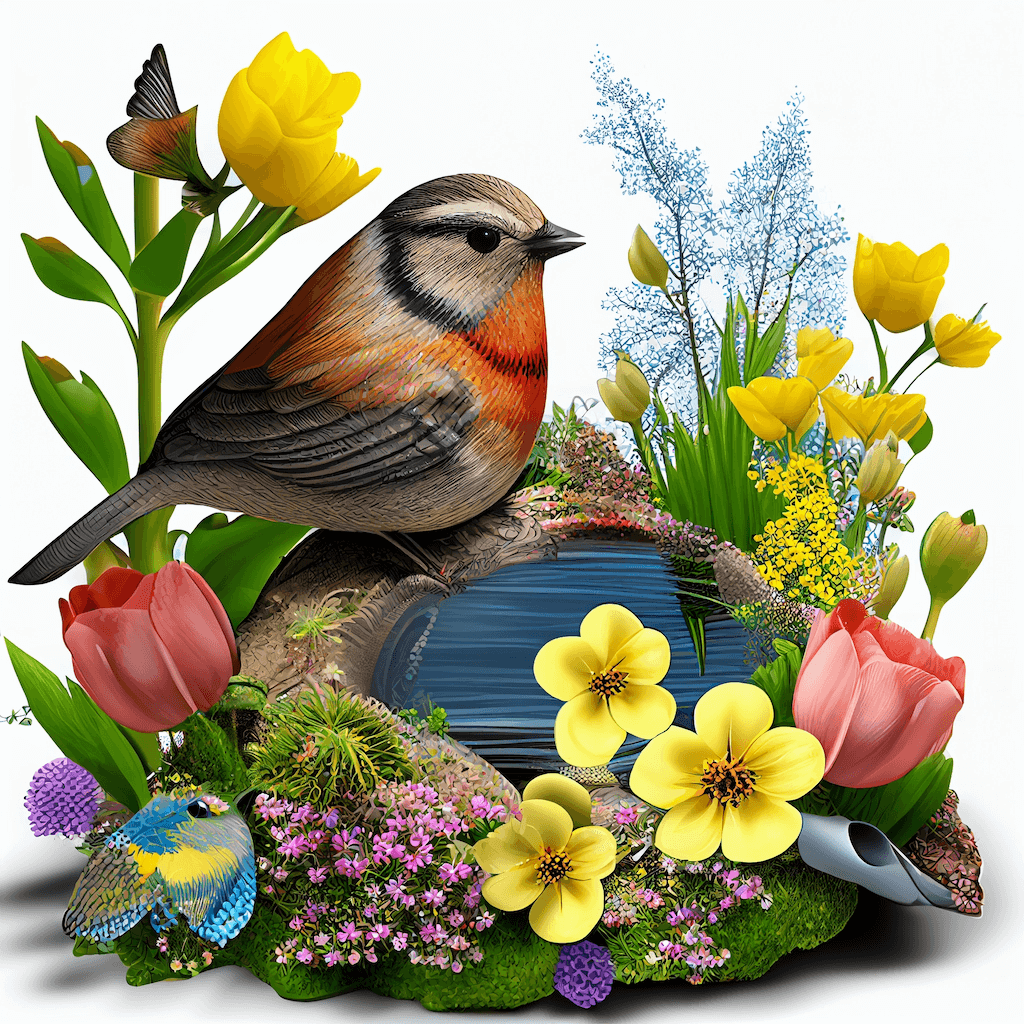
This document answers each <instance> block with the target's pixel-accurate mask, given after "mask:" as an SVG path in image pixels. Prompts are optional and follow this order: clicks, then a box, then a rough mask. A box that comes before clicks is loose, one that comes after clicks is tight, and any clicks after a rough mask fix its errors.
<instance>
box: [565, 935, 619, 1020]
mask: <svg viewBox="0 0 1024 1024" xmlns="http://www.w3.org/2000/svg"><path fill="white" fill-rule="evenodd" d="M614 980H615V965H614V964H613V963H612V955H611V953H610V952H609V951H608V949H607V947H605V946H598V945H596V944H595V943H593V942H587V941H586V940H584V941H583V942H574V943H573V944H572V945H570V946H563V947H562V951H561V953H560V954H559V956H558V965H557V966H556V967H555V988H556V989H558V991H559V992H560V993H561V994H562V995H563V996H565V998H566V999H568V1000H569V1001H570V1002H573V1003H575V1004H576V1005H577V1006H584V1007H589V1006H593V1005H594V1004H595V1003H600V1002H601V1001H602V1000H604V999H607V998H608V993H609V992H611V990H612V982H613V981H614Z"/></svg>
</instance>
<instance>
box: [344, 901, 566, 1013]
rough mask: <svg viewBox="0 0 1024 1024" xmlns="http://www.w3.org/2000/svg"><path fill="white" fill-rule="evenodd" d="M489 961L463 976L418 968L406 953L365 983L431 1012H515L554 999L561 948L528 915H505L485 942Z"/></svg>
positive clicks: (470, 966)
mask: <svg viewBox="0 0 1024 1024" xmlns="http://www.w3.org/2000/svg"><path fill="white" fill-rule="evenodd" d="M480 945H481V947H482V948H483V951H484V958H483V960H481V961H480V963H478V964H474V963H468V964H466V965H465V967H464V968H463V970H462V972H461V973H460V974H452V972H451V971H448V970H440V969H439V968H437V967H427V966H425V965H422V964H412V963H410V962H409V959H408V957H406V956H405V955H404V954H401V953H395V954H392V955H391V956H390V957H389V958H388V960H387V961H382V962H381V963H379V964H377V965H376V969H375V970H373V971H372V972H368V973H367V975H366V977H365V978H364V981H363V984H364V985H365V987H366V988H368V989H370V990H371V991H373V992H376V993H377V994H378V995H382V996H390V997H391V998H392V999H418V1000H419V1001H420V1002H421V1003H422V1004H423V1005H424V1007H426V1009H428V1010H469V1009H512V1008H513V1007H516V1006H525V1005H526V1004H527V1003H532V1002H534V1001H535V1000H537V999H543V998H544V997H545V996H549V995H551V993H552V992H554V990H555V986H554V976H555V964H557V963H558V953H559V949H560V947H559V946H556V945H553V944H552V943H550V942H545V941H544V940H543V939H542V938H540V937H539V936H538V935H536V934H535V933H534V931H533V929H532V928H530V922H529V920H528V918H527V915H526V914H525V913H522V914H501V915H499V916H498V918H497V920H496V921H495V923H494V924H493V925H492V926H491V927H490V928H489V929H487V931H485V932H484V933H483V934H482V935H481V937H480Z"/></svg>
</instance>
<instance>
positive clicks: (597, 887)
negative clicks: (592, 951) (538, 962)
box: [484, 878, 604, 945]
mask: <svg viewBox="0 0 1024 1024" xmlns="http://www.w3.org/2000/svg"><path fill="white" fill-rule="evenodd" d="M484 884H485V885H486V883H484ZM603 911H604V889H603V888H602V886H601V883H600V882H598V881H596V880H587V881H579V880H577V879H573V878H563V879H562V881H561V882H558V883H556V884H554V885H549V886H548V887H547V888H546V889H545V890H544V892H543V893H542V894H541V896H540V898H539V899H538V900H537V902H536V903H534V905H533V907H532V908H531V910H530V927H531V928H533V930H534V931H535V932H536V933H537V934H538V935H539V936H540V937H541V938H542V939H546V940H547V941H548V942H557V943H561V944H563V945H564V944H566V943H570V942H579V941H580V939H582V938H585V937H586V936H587V935H589V934H590V932H591V931H592V930H593V928H594V926H595V925H596V924H597V922H598V921H599V920H600V919H601V914H602V912H603Z"/></svg>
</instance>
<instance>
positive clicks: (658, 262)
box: [628, 224, 668, 291]
mask: <svg viewBox="0 0 1024 1024" xmlns="http://www.w3.org/2000/svg"><path fill="white" fill-rule="evenodd" d="M628 259H629V269H630V270H632V271H633V276H634V277H635V278H636V279H637V281H639V282H640V284H645V285H647V286H648V287H650V288H660V289H661V290H662V291H664V290H665V286H666V285H667V284H668V263H667V262H666V260H665V257H664V256H662V254H661V250H660V249H659V248H658V247H657V246H656V245H655V244H654V243H653V242H652V241H651V239H650V236H649V235H648V234H647V232H646V231H644V229H643V228H642V227H640V225H639V224H637V226H636V231H634V232H633V238H632V239H631V240H630V243H629V253H628Z"/></svg>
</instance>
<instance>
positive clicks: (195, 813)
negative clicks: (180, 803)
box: [187, 800, 210, 818]
mask: <svg viewBox="0 0 1024 1024" xmlns="http://www.w3.org/2000/svg"><path fill="white" fill-rule="evenodd" d="M187 810H188V813H189V814H191V815H192V817H193V818H209V817H210V808H209V807H207V806H206V803H205V802H204V801H202V800H193V801H192V803H190V804H189V805H188V808H187Z"/></svg>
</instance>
